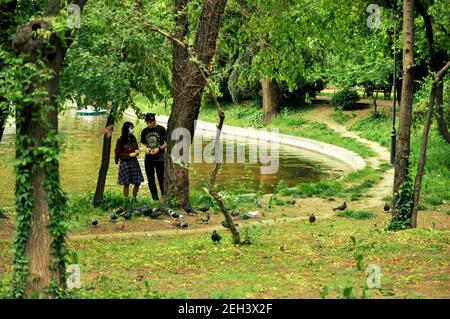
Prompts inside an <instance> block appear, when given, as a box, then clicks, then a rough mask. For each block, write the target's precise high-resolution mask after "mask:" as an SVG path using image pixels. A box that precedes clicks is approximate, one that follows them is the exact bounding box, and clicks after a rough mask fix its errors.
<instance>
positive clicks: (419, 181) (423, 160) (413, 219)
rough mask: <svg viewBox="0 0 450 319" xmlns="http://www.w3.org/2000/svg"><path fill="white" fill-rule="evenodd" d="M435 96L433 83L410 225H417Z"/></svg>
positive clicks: (415, 183)
mask: <svg viewBox="0 0 450 319" xmlns="http://www.w3.org/2000/svg"><path fill="white" fill-rule="evenodd" d="M435 98H436V87H435V86H434V85H433V88H432V89H431V94H430V101H429V102H428V103H429V104H428V110H427V115H426V117H425V123H424V126H423V134H422V143H421V144H420V154H419V162H418V164H417V174H416V180H415V182H414V192H413V207H412V211H411V227H412V228H416V226H417V210H418V207H419V197H420V190H421V188H422V177H423V173H424V170H425V164H426V160H427V145H428V133H429V132H430V126H431V115H432V114H433V106H434V100H435Z"/></svg>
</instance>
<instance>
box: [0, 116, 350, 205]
mask: <svg viewBox="0 0 450 319" xmlns="http://www.w3.org/2000/svg"><path fill="white" fill-rule="evenodd" d="M106 117H107V116H106V115H98V116H80V115H77V114H76V110H74V109H69V110H66V111H65V112H64V113H63V114H61V115H60V122H59V125H60V132H61V133H62V134H63V136H64V139H65V142H64V143H63V145H62V147H63V149H62V151H61V162H60V173H61V182H62V185H63V189H64V190H65V191H66V192H68V193H79V194H85V193H87V192H94V191H95V186H96V181H97V176H98V170H99V167H100V162H101V152H102V143H103V136H102V135H100V130H101V128H103V127H104V125H105V123H106ZM124 121H130V122H133V123H135V125H136V126H135V129H134V131H135V132H136V133H135V134H136V135H137V136H139V135H140V132H141V130H142V129H143V128H144V127H145V123H144V121H140V122H138V123H136V119H135V118H134V117H132V116H129V115H125V116H124V118H123V119H122V120H121V121H120V122H119V125H116V128H115V131H114V133H113V142H112V150H114V147H115V144H116V140H117V138H118V137H119V134H120V128H121V126H122V123H123V122H124ZM14 134H15V128H14V123H13V122H11V121H10V122H8V124H7V127H6V129H5V133H4V136H3V139H2V142H1V143H0V172H1V173H0V194H1V195H0V206H1V207H9V206H12V205H13V203H14V185H15V179H14V171H13V160H14V152H15V147H14V137H15V135H14ZM200 136H201V139H202V145H203V146H205V145H206V144H208V143H209V142H211V141H212V140H213V138H214V137H215V135H214V134H212V133H211V132H206V131H201V130H197V131H196V138H198V137H200ZM225 138H226V136H223V143H225ZM138 141H139V138H138ZM242 143H245V144H247V145H242ZM252 143H254V141H252V140H248V139H245V140H241V141H239V139H238V140H237V141H236V142H235V145H234V149H235V150H236V149H237V147H238V146H237V145H238V144H241V149H242V146H244V147H245V158H246V161H245V163H228V162H225V163H224V164H223V165H222V169H221V171H220V173H219V175H218V178H217V181H216V183H217V185H219V186H221V187H224V188H226V189H228V190H232V191H243V192H249V191H256V190H258V189H259V188H261V189H262V191H263V192H264V193H270V192H272V191H273V190H274V188H275V187H276V185H277V184H278V183H279V182H280V181H281V180H282V181H283V182H284V183H285V184H286V185H288V186H294V185H296V184H298V183H311V182H317V181H319V180H321V179H324V178H336V177H337V176H341V175H343V174H345V173H346V172H348V171H349V170H350V167H348V166H347V165H346V164H345V163H343V162H341V161H338V160H335V159H331V158H329V157H326V156H323V155H320V154H317V153H313V152H309V151H307V150H303V149H298V148H295V147H290V146H284V145H281V147H280V149H279V169H278V171H277V172H276V173H275V174H261V170H260V167H261V165H263V164H261V163H260V162H257V163H249V161H248V159H249V155H250V154H251V152H252ZM253 146H254V145H253ZM223 148H224V150H226V145H224V146H223ZM192 152H194V149H192ZM224 153H225V151H224ZM269 154H270V148H269ZM142 155H143V154H142ZM142 155H141V156H140V159H139V161H140V164H141V168H142V172H143V174H144V177H145V180H147V177H146V176H145V170H144V163H143V156H142ZM213 167H214V164H213V163H211V164H207V163H191V164H190V175H189V176H190V177H189V178H190V185H191V189H196V188H197V189H198V188H200V187H202V186H203V185H206V184H207V182H208V181H209V177H210V174H211V171H212V169H213ZM106 190H114V191H121V187H120V186H119V185H117V168H116V167H115V165H114V153H113V151H112V152H111V162H110V167H109V171H108V175H107V179H106ZM139 196H150V192H149V190H148V186H147V183H146V182H145V184H144V185H143V186H141V189H140V192H139Z"/></svg>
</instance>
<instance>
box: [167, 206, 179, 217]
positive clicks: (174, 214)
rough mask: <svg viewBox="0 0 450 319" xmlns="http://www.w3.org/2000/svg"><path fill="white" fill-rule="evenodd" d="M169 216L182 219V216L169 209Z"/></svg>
mask: <svg viewBox="0 0 450 319" xmlns="http://www.w3.org/2000/svg"><path fill="white" fill-rule="evenodd" d="M169 215H170V216H171V217H173V218H178V217H180V215H179V214H178V213H177V212H175V211H173V210H172V209H170V208H169Z"/></svg>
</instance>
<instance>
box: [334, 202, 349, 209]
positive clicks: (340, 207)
mask: <svg viewBox="0 0 450 319" xmlns="http://www.w3.org/2000/svg"><path fill="white" fill-rule="evenodd" d="M346 209H347V203H346V202H344V203H343V204H342V205H341V206H339V207H336V208H333V210H346Z"/></svg>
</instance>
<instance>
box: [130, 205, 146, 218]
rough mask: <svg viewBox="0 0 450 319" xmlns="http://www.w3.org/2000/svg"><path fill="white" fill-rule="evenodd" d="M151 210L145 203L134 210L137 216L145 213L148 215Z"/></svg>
mask: <svg viewBox="0 0 450 319" xmlns="http://www.w3.org/2000/svg"><path fill="white" fill-rule="evenodd" d="M149 212H150V208H149V207H148V206H147V205H144V206H142V207H140V208H136V209H135V210H134V212H133V214H134V215H136V216H142V215H145V216H147V214H148V213H149Z"/></svg>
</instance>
